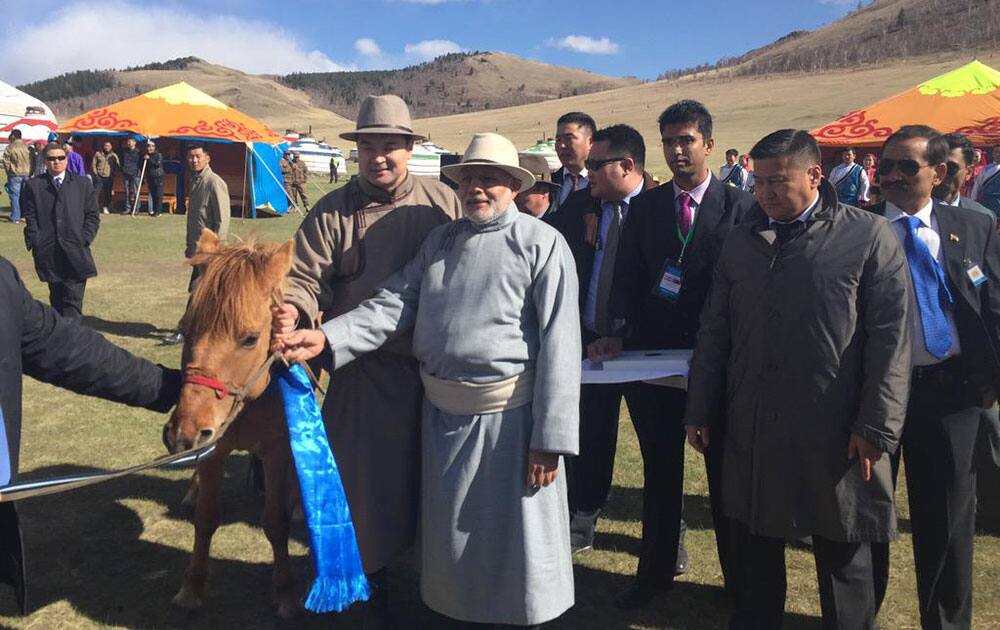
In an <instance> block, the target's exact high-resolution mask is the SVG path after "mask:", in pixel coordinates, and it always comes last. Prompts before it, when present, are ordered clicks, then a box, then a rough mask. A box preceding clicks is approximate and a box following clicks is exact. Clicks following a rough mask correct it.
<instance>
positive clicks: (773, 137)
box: [750, 129, 823, 166]
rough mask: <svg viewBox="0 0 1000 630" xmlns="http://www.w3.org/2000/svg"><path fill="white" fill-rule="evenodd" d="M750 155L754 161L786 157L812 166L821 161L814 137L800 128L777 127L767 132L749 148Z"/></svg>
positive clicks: (800, 163)
mask: <svg viewBox="0 0 1000 630" xmlns="http://www.w3.org/2000/svg"><path fill="white" fill-rule="evenodd" d="M750 157H751V158H753V160H754V162H756V161H757V160H769V159H773V158H782V157H787V158H792V159H793V160H795V161H796V162H797V163H798V164H799V165H801V166H814V165H818V164H820V163H821V162H822V161H823V158H822V155H821V154H820V152H819V145H818V144H816V138H813V137H812V136H811V135H809V132H808V131H802V130H801V129H779V130H778V131H775V132H772V133H769V134H767V135H766V136H764V137H763V138H761V139H760V140H759V141H758V142H757V144H755V145H753V148H752V149H750Z"/></svg>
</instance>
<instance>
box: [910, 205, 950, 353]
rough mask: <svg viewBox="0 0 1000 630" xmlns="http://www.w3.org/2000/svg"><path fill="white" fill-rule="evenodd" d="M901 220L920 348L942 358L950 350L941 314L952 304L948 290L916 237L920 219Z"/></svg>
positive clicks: (943, 318) (946, 324)
mask: <svg viewBox="0 0 1000 630" xmlns="http://www.w3.org/2000/svg"><path fill="white" fill-rule="evenodd" d="M903 221H905V222H906V226H907V228H908V229H907V231H906V239H905V240H904V241H903V249H904V250H905V251H906V262H907V263H908V264H909V265H910V275H911V276H912V277H913V291H914V293H916V298H917V307H918V308H919V309H920V323H921V325H922V327H923V331H924V346H925V347H926V348H927V352H930V353H931V354H932V355H933V356H935V357H937V358H938V359H943V358H944V356H945V355H946V354H948V349H949V348H951V329H950V328H949V327H948V318H947V317H945V313H944V305H945V304H949V305H950V304H952V303H953V299H952V297H951V291H949V290H948V284H947V283H946V282H945V279H944V271H943V270H942V269H941V265H939V264H938V261H937V260H935V259H934V257H933V256H931V250H930V249H928V248H927V243H924V241H923V240H921V238H920V237H919V236H917V228H918V227H920V226H921V225H922V224H921V222H920V219H918V218H917V217H913V216H906V217H903Z"/></svg>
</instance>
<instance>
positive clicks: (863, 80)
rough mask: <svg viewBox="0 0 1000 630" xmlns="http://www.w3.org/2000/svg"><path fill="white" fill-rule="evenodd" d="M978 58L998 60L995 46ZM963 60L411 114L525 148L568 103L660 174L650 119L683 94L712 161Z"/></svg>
mask: <svg viewBox="0 0 1000 630" xmlns="http://www.w3.org/2000/svg"><path fill="white" fill-rule="evenodd" d="M980 59H981V60H982V61H983V62H984V63H986V64H989V65H993V66H997V65H998V64H1000V50H998V51H996V52H994V53H992V54H984V55H982V56H981V57H980ZM968 61H970V57H969V56H964V55H962V56H960V55H954V54H952V55H932V56H925V57H915V58H912V59H909V60H906V61H902V62H896V63H893V64H884V65H880V66H876V67H871V68H861V69H851V70H838V71H830V72H821V73H809V74H806V73H788V74H781V75H770V76H766V77H762V76H745V77H729V76H725V75H722V74H715V75H704V76H701V77H699V78H691V77H687V78H683V79H679V80H675V81H667V80H664V81H657V82H655V83H646V84H643V85H636V86H631V87H626V88H620V89H616V90H610V91H606V92H601V93H599V94H587V95H583V96H576V97H571V98H564V99H560V100H557V101H546V102H543V103H535V104H532V105H525V106H521V107H513V108H509V109H504V110H500V111H484V112H477V113H470V114H461V115H457V116H443V117H436V118H428V119H424V120H418V121H417V122H416V123H414V124H415V125H416V127H417V129H418V130H419V131H424V132H429V133H430V134H431V135H432V137H433V138H434V140H435V142H437V143H438V144H440V145H442V146H444V147H447V148H449V149H452V150H454V151H459V152H460V151H462V150H463V149H464V148H465V146H466V144H467V143H468V141H469V138H471V136H472V134H473V133H475V132H477V131H496V132H498V133H501V134H504V135H506V136H507V137H509V138H510V139H511V140H513V141H514V143H515V144H516V145H517V146H518V147H527V146H530V145H531V144H533V143H534V142H535V141H536V140H538V139H540V138H543V137H551V136H552V135H553V134H554V132H555V121H556V119H557V118H558V117H559V116H560V115H561V114H563V113H565V112H568V111H573V110H581V111H585V112H588V113H589V114H591V115H592V116H594V118H595V119H596V120H597V123H598V125H599V126H606V125H610V124H613V123H626V124H629V125H632V126H634V127H635V128H636V129H638V130H639V131H640V132H642V134H643V137H644V138H645V140H646V153H647V169H648V170H649V171H650V172H652V173H653V174H655V175H658V176H664V175H666V174H667V172H668V171H667V168H666V163H665V161H664V159H663V154H662V151H661V149H660V139H659V130H658V129H657V127H656V118H657V116H659V114H660V112H661V111H663V109H664V108H666V107H667V106H668V105H670V104H671V103H673V102H674V101H677V100H679V99H682V98H694V99H698V100H700V101H702V102H703V103H705V104H706V105H707V106H708V108H709V109H710V110H711V111H712V114H713V117H714V119H715V137H716V141H717V145H716V152H715V153H714V154H713V155H712V162H713V164H714V166H716V167H717V166H719V165H720V164H721V163H722V162H723V161H724V153H725V150H726V149H727V148H729V147H735V148H737V149H739V150H740V151H741V152H746V151H749V149H750V147H751V146H752V145H753V143H754V142H756V141H757V140H758V139H760V138H761V137H763V136H764V135H765V134H767V133H769V132H771V131H774V130H775V129H780V128H783V127H797V128H802V129H812V128H815V127H818V126H819V125H821V124H823V123H825V122H828V121H830V120H833V119H834V118H836V117H838V116H840V115H843V114H845V113H847V112H849V111H851V110H852V109H855V108H857V107H859V106H863V105H866V104H868V103H871V102H873V101H876V100H878V99H881V98H885V97H887V96H891V95H893V94H896V93H899V92H902V91H903V90H906V89H908V88H910V87H912V86H914V85H916V84H917V83H920V82H921V81H924V80H927V79H930V78H932V77H934V76H937V75H938V74H941V73H943V72H947V71H948V70H951V69H953V68H955V67H956V66H958V65H961V64H964V63H966V62H968Z"/></svg>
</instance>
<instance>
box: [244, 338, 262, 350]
mask: <svg viewBox="0 0 1000 630" xmlns="http://www.w3.org/2000/svg"><path fill="white" fill-rule="evenodd" d="M259 339H260V337H258V336H257V335H247V336H246V337H244V338H243V339H242V340H241V341H240V345H241V346H243V347H244V348H254V347H256V346H257V341H258V340H259Z"/></svg>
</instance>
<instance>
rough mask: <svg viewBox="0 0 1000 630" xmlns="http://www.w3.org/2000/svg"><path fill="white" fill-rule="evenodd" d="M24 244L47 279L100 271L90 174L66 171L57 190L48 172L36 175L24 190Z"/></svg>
mask: <svg viewBox="0 0 1000 630" xmlns="http://www.w3.org/2000/svg"><path fill="white" fill-rule="evenodd" d="M21 209H22V211H23V213H24V219H25V222H26V225H25V228H24V244H25V246H26V247H27V248H28V250H30V251H31V254H32V256H33V257H34V259H35V271H37V272H38V277H39V279H40V280H42V282H59V281H80V280H86V279H87V278H90V277H93V276H96V275H97V267H96V266H95V265H94V257H93V256H92V255H91V254H90V244H91V243H92V242H93V241H94V238H95V237H96V236H97V229H98V228H99V227H100V225H101V211H100V209H99V208H98V206H97V193H96V191H95V190H94V186H93V184H91V183H90V178H88V177H84V176H81V175H74V174H73V173H68V172H67V173H66V175H65V178H64V179H63V183H62V186H60V187H59V189H58V190H56V187H55V184H53V183H52V179H51V177H49V175H48V174H46V175H41V176H39V177H32V178H31V179H29V180H28V181H27V182H25V184H24V189H23V190H22V192H21Z"/></svg>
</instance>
